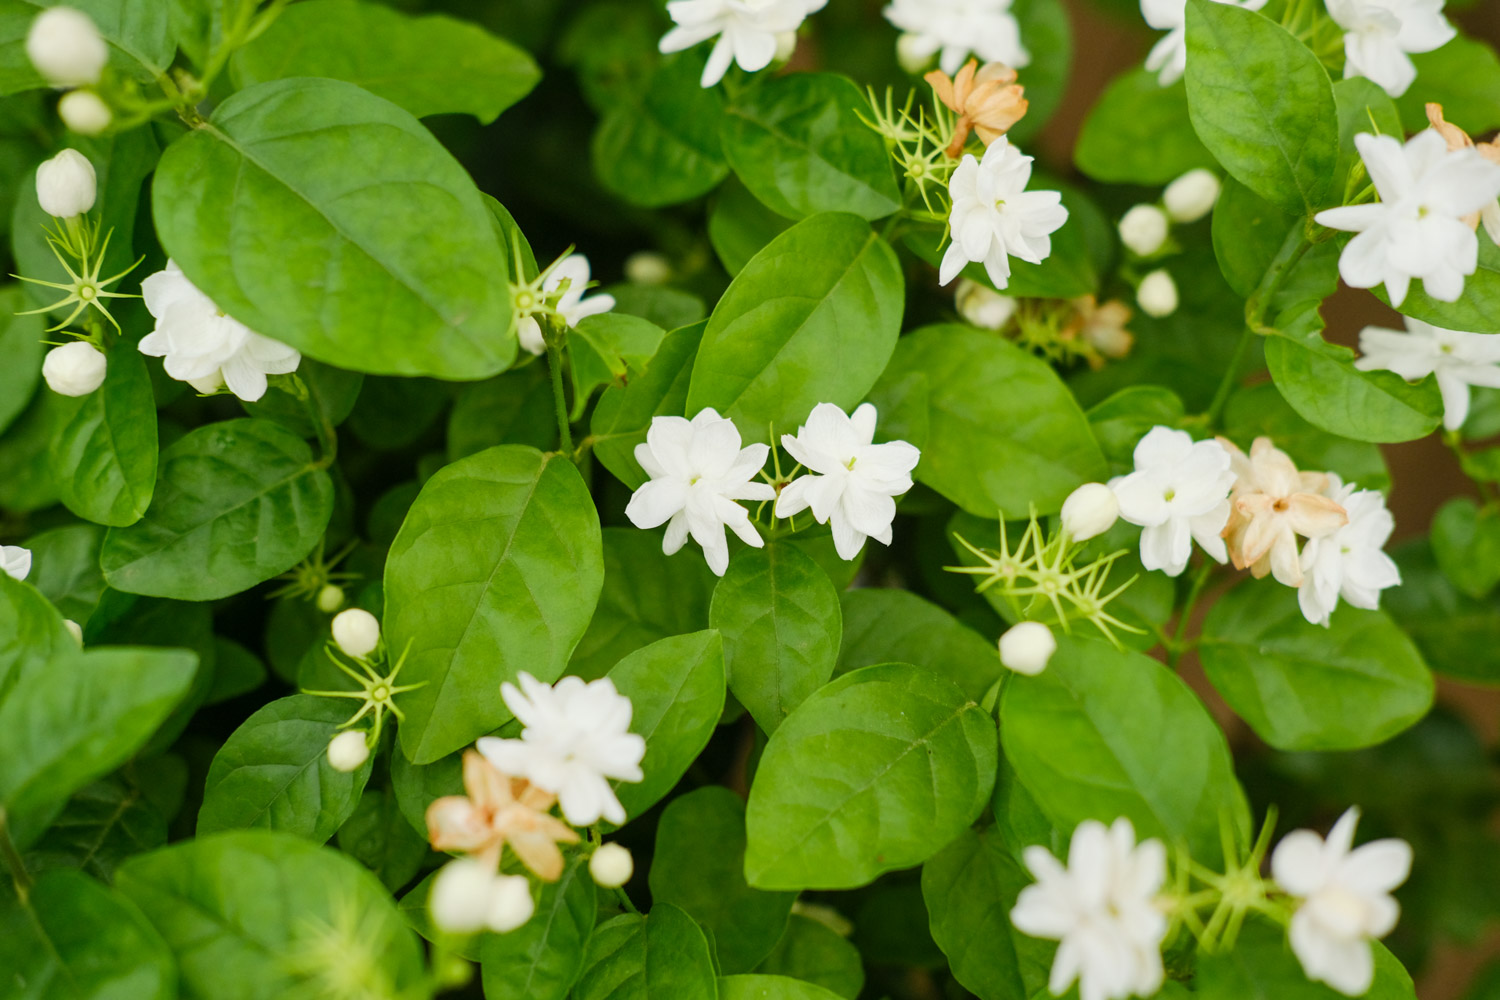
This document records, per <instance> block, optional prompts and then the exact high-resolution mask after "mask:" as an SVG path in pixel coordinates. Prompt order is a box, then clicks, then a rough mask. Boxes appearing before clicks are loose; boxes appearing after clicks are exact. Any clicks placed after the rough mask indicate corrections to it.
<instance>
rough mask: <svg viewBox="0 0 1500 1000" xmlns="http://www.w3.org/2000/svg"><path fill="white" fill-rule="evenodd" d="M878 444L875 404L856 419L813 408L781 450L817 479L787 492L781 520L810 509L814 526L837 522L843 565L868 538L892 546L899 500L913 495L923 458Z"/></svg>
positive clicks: (779, 509) (900, 446)
mask: <svg viewBox="0 0 1500 1000" xmlns="http://www.w3.org/2000/svg"><path fill="white" fill-rule="evenodd" d="M874 441H875V407H874V406H872V405H871V404H869V403H865V404H863V405H861V406H860V407H859V408H858V409H857V410H855V411H854V415H853V416H852V417H851V416H848V415H846V414H845V413H844V411H843V410H841V409H839V408H838V407H837V406H834V405H833V404H832V403H819V404H818V405H817V406H814V407H813V411H812V414H811V415H810V416H809V417H808V418H807V423H805V424H803V425H802V426H801V427H798V428H797V433H796V435H795V436H793V435H791V434H783V435H782V436H781V446H782V447H783V448H785V449H786V450H787V452H788V453H789V454H790V455H791V456H792V457H793V458H795V459H796V460H797V461H798V462H800V463H801V464H802V465H804V466H806V467H807V468H808V469H809V470H810V472H812V473H814V474H812V475H806V476H798V477H797V478H796V479H794V480H792V481H791V482H790V483H788V484H787V485H786V486H784V487H782V490H781V495H780V496H778V497H777V498H776V516H777V517H791V516H792V515H794V514H798V513H800V512H802V511H804V510H806V509H807V508H809V507H811V508H812V512H813V520H815V521H817V522H818V523H819V524H828V523H829V522H830V521H831V522H832V524H833V547H834V549H835V550H837V551H838V554H839V558H841V559H853V558H854V557H855V556H857V555H859V550H860V549H862V548H864V545H865V539H866V538H873V539H875V540H876V541H877V542H880V543H881V544H882V545H889V544H891V522H892V521H893V520H895V518H896V501H895V499H894V498H895V497H898V496H900V495H901V494H903V493H905V492H906V491H907V490H909V489H911V487H912V481H911V470H912V469H915V468H916V467H917V460H918V459H919V458H921V457H922V453H921V452H919V451H918V450H917V449H916V448H915V447H914V446H912V445H909V444H907V443H906V442H905V441H888V442H886V443H885V444H875V443H874Z"/></svg>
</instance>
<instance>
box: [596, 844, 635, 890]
mask: <svg viewBox="0 0 1500 1000" xmlns="http://www.w3.org/2000/svg"><path fill="white" fill-rule="evenodd" d="M589 874H590V875H592V876H593V878H594V881H595V882H596V883H597V884H599V885H602V886H603V887H604V888H606V889H618V888H619V887H620V886H622V885H624V884H625V883H626V882H629V881H630V876H631V875H633V874H635V859H634V858H632V857H631V856H630V848H628V847H625V846H624V845H622V844H616V843H608V844H600V845H599V849H598V850H597V851H595V852H594V855H593V857H591V858H589Z"/></svg>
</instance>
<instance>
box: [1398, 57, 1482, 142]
mask: <svg viewBox="0 0 1500 1000" xmlns="http://www.w3.org/2000/svg"><path fill="white" fill-rule="evenodd" d="M1411 61H1412V65H1413V66H1414V67H1416V71H1417V79H1419V80H1421V81H1422V85H1421V86H1420V87H1410V88H1408V89H1407V91H1406V93H1405V94H1402V95H1401V96H1400V97H1398V98H1397V99H1396V106H1397V107H1398V108H1400V110H1401V121H1402V123H1403V124H1404V125H1405V126H1406V131H1409V132H1420V131H1421V130H1422V129H1424V128H1427V103H1428V102H1429V101H1434V102H1436V103H1438V104H1441V105H1442V106H1443V117H1445V118H1446V119H1447V120H1448V121H1450V122H1452V123H1453V124H1455V125H1457V126H1459V127H1460V128H1462V129H1463V130H1464V131H1465V132H1468V133H1469V134H1470V135H1475V136H1477V135H1481V134H1483V133H1485V132H1489V131H1491V130H1493V129H1496V128H1500V100H1496V99H1495V95H1496V94H1497V93H1500V59H1497V58H1496V57H1495V50H1494V49H1493V48H1491V47H1490V46H1489V45H1488V44H1486V43H1485V42H1481V41H1477V40H1475V39H1473V38H1468V37H1465V36H1464V35H1459V36H1458V37H1457V38H1454V39H1453V40H1452V41H1450V42H1449V43H1448V44H1447V45H1444V46H1442V47H1441V48H1438V49H1434V50H1433V51H1431V52H1420V53H1417V54H1415V55H1413V56H1412V57H1411ZM1389 134H1394V135H1400V134H1401V130H1400V129H1398V130H1396V132H1394V133H1389Z"/></svg>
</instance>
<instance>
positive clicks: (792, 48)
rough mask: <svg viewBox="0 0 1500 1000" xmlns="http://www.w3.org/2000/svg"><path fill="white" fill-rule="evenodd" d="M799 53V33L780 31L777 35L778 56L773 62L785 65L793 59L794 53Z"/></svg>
mask: <svg viewBox="0 0 1500 1000" xmlns="http://www.w3.org/2000/svg"><path fill="white" fill-rule="evenodd" d="M796 51H797V33H796V32H795V31H778V32H777V33H776V56H775V58H773V59H772V60H771V61H772V62H779V63H784V62H786V61H787V60H788V59H790V58H792V53H793V52H796Z"/></svg>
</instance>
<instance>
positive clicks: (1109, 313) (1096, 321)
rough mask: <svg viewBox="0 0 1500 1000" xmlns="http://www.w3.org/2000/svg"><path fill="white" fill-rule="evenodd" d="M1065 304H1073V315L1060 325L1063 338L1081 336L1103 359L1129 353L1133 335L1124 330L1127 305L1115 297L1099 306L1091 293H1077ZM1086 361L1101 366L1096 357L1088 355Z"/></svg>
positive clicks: (1129, 311)
mask: <svg viewBox="0 0 1500 1000" xmlns="http://www.w3.org/2000/svg"><path fill="white" fill-rule="evenodd" d="M1069 305H1071V306H1072V307H1073V318H1072V319H1070V320H1069V321H1068V324H1067V325H1066V326H1065V327H1063V331H1062V337H1063V339H1065V340H1071V339H1074V338H1081V339H1082V340H1083V342H1084V343H1086V344H1088V345H1089V346H1090V347H1092V348H1093V349H1094V350H1095V351H1097V352H1098V353H1099V354H1100V355H1103V356H1104V357H1106V358H1123V357H1125V355H1127V354H1129V353H1130V348H1131V346H1132V345H1133V344H1134V343H1135V335H1134V334H1132V333H1131V332H1130V331H1129V330H1127V329H1125V324H1126V323H1129V322H1130V317H1131V316H1132V315H1133V313H1132V312H1131V309H1130V307H1129V306H1127V305H1126V304H1125V303H1123V302H1121V301H1120V300H1119V299H1111V300H1110V301H1108V302H1106V303H1104V304H1103V305H1100V304H1099V300H1098V299H1096V298H1095V297H1094V296H1092V295H1080V296H1079V297H1078V298H1076V299H1073V300H1072V301H1071V302H1070V303H1069ZM1088 361H1089V365H1090V367H1093V368H1098V367H1100V366H1101V365H1102V362H1101V361H1100V360H1099V358H1098V357H1096V356H1090V357H1089V359H1088Z"/></svg>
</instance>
